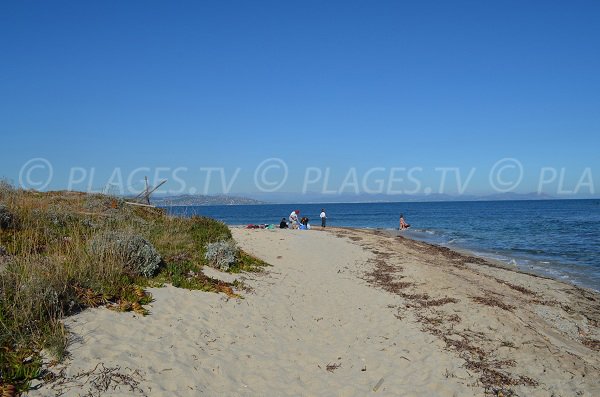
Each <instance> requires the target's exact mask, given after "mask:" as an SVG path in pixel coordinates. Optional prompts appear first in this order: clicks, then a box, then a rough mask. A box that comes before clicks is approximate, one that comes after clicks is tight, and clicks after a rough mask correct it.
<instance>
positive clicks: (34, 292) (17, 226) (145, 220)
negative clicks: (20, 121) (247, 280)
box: [0, 182, 265, 393]
mask: <svg viewBox="0 0 600 397" xmlns="http://www.w3.org/2000/svg"><path fill="white" fill-rule="evenodd" d="M0 221H1V222H0V390H2V391H3V390H4V389H5V388H7V387H8V388H10V385H12V386H14V388H15V390H16V392H17V393H19V392H23V391H26V390H27V389H28V388H29V386H30V382H31V380H33V379H35V378H40V377H43V376H44V373H45V372H44V368H43V364H42V357H50V358H51V359H52V360H55V361H60V360H62V359H63V358H64V357H65V356H66V355H67V354H68V331H67V330H66V329H65V327H64V326H63V325H62V322H61V319H62V318H64V317H65V316H68V315H71V314H74V313H77V312H78V311H81V310H83V309H85V308H88V307H95V306H100V305H107V306H108V307H109V308H111V309H114V310H117V311H136V312H138V313H140V314H142V315H145V314H148V312H147V310H146V309H144V308H143V305H144V304H147V303H149V302H150V301H151V299H152V298H151V296H150V294H148V293H147V292H146V291H144V287H147V286H157V285H160V284H163V283H170V284H173V285H174V286H176V287H182V288H189V289H197V290H202V291H212V292H224V293H226V294H228V295H230V296H237V295H235V294H234V293H233V289H232V286H233V285H232V284H228V283H225V282H222V281H219V280H216V279H213V278H210V277H207V276H205V275H204V274H203V273H202V271H201V270H202V267H203V266H205V265H207V260H206V258H205V250H206V245H207V244H208V243H211V242H216V241H222V240H230V239H231V232H230V230H229V228H228V227H227V226H226V225H225V224H223V223H221V222H218V221H215V220H213V219H209V218H204V217H192V218H176V217H170V216H168V215H166V214H165V212H164V211H163V210H161V209H157V208H147V207H139V206H131V205H128V204H126V203H125V201H124V200H122V199H120V198H116V197H111V196H106V195H101V194H85V193H79V192H48V193H40V192H34V191H24V190H19V189H14V188H13V187H11V186H10V185H9V184H7V183H4V182H1V183H0ZM105 236H109V237H110V238H105ZM111 236H112V237H111ZM100 237H101V238H100ZM115 242H117V243H115ZM127 250H131V252H129V251H127ZM125 251H127V252H125ZM264 265H265V264H264V263H263V262H262V261H260V260H258V259H256V258H254V257H252V256H251V255H248V254H246V253H244V252H243V251H239V252H238V254H237V256H236V263H235V264H234V265H233V266H232V267H231V269H230V270H231V271H233V272H238V271H242V270H244V271H249V270H256V269H260V267H261V266H264Z"/></svg>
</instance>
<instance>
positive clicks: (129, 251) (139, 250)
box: [89, 231, 162, 277]
mask: <svg viewBox="0 0 600 397" xmlns="http://www.w3.org/2000/svg"><path fill="white" fill-rule="evenodd" d="M89 249H90V253H91V254H92V255H94V256H97V257H98V258H99V259H100V260H102V261H110V260H117V261H120V262H122V264H123V266H124V267H125V268H126V269H127V270H129V271H130V272H131V274H132V275H133V276H144V277H152V276H153V275H154V274H156V271H157V270H158V267H159V266H160V264H161V263H162V258H161V257H160V255H159V253H158V252H157V251H156V249H155V248H154V246H153V245H152V244H150V242H148V240H146V239H145V238H143V237H142V236H139V235H137V234H133V233H131V232H122V231H106V232H103V233H100V234H98V235H96V236H94V237H93V238H92V239H91V240H90V242H89Z"/></svg>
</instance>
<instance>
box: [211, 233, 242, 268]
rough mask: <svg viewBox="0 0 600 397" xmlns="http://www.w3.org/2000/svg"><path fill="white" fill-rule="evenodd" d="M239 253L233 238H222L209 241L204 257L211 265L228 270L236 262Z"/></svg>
mask: <svg viewBox="0 0 600 397" xmlns="http://www.w3.org/2000/svg"><path fill="white" fill-rule="evenodd" d="M237 255H238V249H237V247H236V246H235V243H234V242H233V241H231V240H227V241H223V240H222V241H217V242H216V243H208V244H207V245H206V253H205V254H204V257H205V258H206V260H207V261H208V265H209V266H212V267H215V268H217V269H221V270H223V271H227V270H229V268H230V267H231V266H232V265H233V264H234V263H235V262H236V257H237Z"/></svg>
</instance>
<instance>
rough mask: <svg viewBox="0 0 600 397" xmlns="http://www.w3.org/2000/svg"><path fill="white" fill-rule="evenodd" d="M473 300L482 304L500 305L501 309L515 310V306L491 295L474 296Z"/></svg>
mask: <svg viewBox="0 0 600 397" xmlns="http://www.w3.org/2000/svg"><path fill="white" fill-rule="evenodd" d="M471 300H472V301H473V302H476V303H479V304H482V305H486V306H492V307H499V308H500V309H502V310H506V311H509V312H512V311H513V310H515V307H514V306H512V305H509V304H506V303H504V302H502V301H501V300H499V299H497V298H494V297H491V296H472V297H471Z"/></svg>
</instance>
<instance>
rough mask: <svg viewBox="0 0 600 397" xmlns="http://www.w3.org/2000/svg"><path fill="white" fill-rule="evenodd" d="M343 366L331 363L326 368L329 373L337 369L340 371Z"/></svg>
mask: <svg viewBox="0 0 600 397" xmlns="http://www.w3.org/2000/svg"><path fill="white" fill-rule="evenodd" d="M341 366H342V364H338V363H333V364H332V363H329V364H327V366H326V367H325V369H327V372H333V371H335V370H336V369H338V368H339V367H341Z"/></svg>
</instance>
